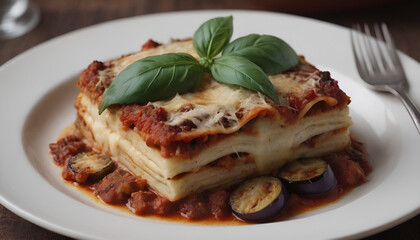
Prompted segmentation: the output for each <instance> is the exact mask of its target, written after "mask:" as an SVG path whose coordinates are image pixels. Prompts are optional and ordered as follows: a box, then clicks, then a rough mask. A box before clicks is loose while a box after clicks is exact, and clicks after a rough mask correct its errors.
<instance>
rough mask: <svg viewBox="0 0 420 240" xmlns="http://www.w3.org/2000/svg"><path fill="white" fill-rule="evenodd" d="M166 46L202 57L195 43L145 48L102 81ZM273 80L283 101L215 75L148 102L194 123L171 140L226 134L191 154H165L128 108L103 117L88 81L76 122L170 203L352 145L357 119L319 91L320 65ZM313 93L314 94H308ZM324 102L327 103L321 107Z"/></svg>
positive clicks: (113, 66) (105, 72)
mask: <svg viewBox="0 0 420 240" xmlns="http://www.w3.org/2000/svg"><path fill="white" fill-rule="evenodd" d="M165 52H188V53H190V54H192V55H196V54H195V52H194V50H193V48H192V43H191V41H178V42H174V43H171V44H167V45H164V46H160V47H157V48H153V49H150V50H146V51H141V52H139V53H135V54H131V55H128V56H125V57H122V58H119V59H116V60H112V61H109V62H107V63H105V66H106V67H105V68H104V69H102V70H100V71H99V74H98V76H96V78H97V79H96V80H97V84H98V85H99V84H105V85H106V83H107V82H108V83H109V81H112V79H113V78H114V77H115V76H116V75H117V74H118V72H119V71H121V70H122V69H123V68H124V67H125V66H127V65H128V64H129V63H131V62H134V61H135V60H137V59H139V58H142V57H146V56H150V55H155V54H162V53H165ZM270 80H271V82H272V83H273V85H274V87H275V89H276V91H277V93H278V95H279V98H280V100H281V103H280V104H274V103H273V102H272V101H271V100H270V99H268V98H266V97H265V96H263V95H262V94H260V93H256V92H253V91H249V90H246V89H243V88H241V87H235V86H228V85H225V84H220V83H217V82H215V81H214V80H213V79H212V78H211V76H209V75H206V76H205V77H204V78H203V80H202V82H201V83H200V85H199V86H198V87H197V88H195V89H193V90H192V91H191V92H188V93H185V94H182V95H176V96H175V97H173V98H171V99H167V100H164V101H158V102H151V103H148V105H151V106H152V107H153V108H162V109H164V111H165V112H166V113H167V118H166V120H165V121H164V122H163V123H162V124H165V125H167V126H174V127H176V126H180V125H182V124H183V123H185V122H186V121H188V122H189V123H190V125H191V126H192V127H191V129H189V131H181V132H178V133H177V134H176V135H175V136H174V137H173V138H171V141H175V142H182V143H183V144H189V143H190V142H191V141H194V139H197V138H201V139H203V138H204V139H205V137H206V136H221V137H218V138H217V141H213V142H211V143H209V144H205V145H203V147H201V148H200V149H199V151H196V152H194V154H190V155H188V156H185V154H177V151H173V152H172V153H171V154H169V155H168V154H166V155H165V154H163V153H162V147H161V146H160V145H159V144H160V143H159V142H154V144H150V142H148V140H147V139H148V134H147V133H145V131H143V130H142V129H140V128H137V127H136V126H134V127H133V128H127V126H125V125H124V124H123V122H122V121H121V115H122V114H123V108H122V107H118V106H117V107H114V108H111V109H108V110H105V111H104V112H103V113H102V115H99V114H98V108H99V105H100V100H101V98H99V99H95V98H94V97H92V96H93V94H92V93H91V92H89V91H88V90H87V89H85V88H83V87H82V91H81V93H80V94H79V96H78V98H77V101H76V108H77V111H78V117H77V121H76V126H77V127H78V128H79V130H80V131H81V132H82V134H83V135H84V137H86V138H87V139H88V140H90V142H91V143H92V145H94V146H95V147H96V148H98V149H101V151H103V152H105V153H106V154H108V155H110V156H111V157H112V158H113V159H114V160H115V161H117V162H118V163H119V164H120V165H121V166H122V167H124V168H126V169H127V170H128V171H130V172H131V173H132V174H135V175H139V176H141V177H143V178H145V179H146V180H147V182H148V184H149V186H150V188H151V189H153V190H154V191H156V192H157V193H159V194H160V195H162V196H164V197H166V198H168V199H169V200H171V201H175V200H178V199H180V198H183V197H185V196H187V195H189V194H191V193H194V192H200V191H204V190H206V189H211V188H216V187H224V186H228V185H232V184H234V183H237V182H239V181H241V180H243V179H245V178H248V177H250V176H254V175H261V174H266V173H269V172H271V171H273V170H274V169H277V168H279V167H281V166H283V165H284V164H286V163H287V162H289V161H293V160H295V159H297V158H302V157H314V156H323V155H325V154H328V153H331V152H334V151H338V150H341V149H343V148H345V147H346V146H348V145H349V143H350V137H349V133H348V127H349V126H350V125H351V119H350V117H349V114H348V107H347V102H346V103H344V104H341V105H340V106H338V104H339V101H338V100H337V99H336V97H334V95H331V94H330V95H328V94H323V93H320V92H317V90H316V89H317V85H318V84H320V81H322V74H320V71H319V70H318V69H316V68H315V67H313V66H312V65H310V64H309V63H307V62H306V61H304V59H302V60H301V63H300V64H299V66H298V67H297V68H296V69H295V70H294V71H289V72H287V73H283V74H277V75H273V76H270ZM308 92H309V93H310V94H312V95H313V94H315V96H312V97H310V98H308V97H307V95H308ZM290 96H293V97H294V98H298V100H299V101H300V105H299V108H300V109H291V108H294V107H296V106H294V105H292V102H291V101H292V100H291V99H294V98H291V97H290ZM299 97H300V98H301V99H299ZM305 97H306V98H305ZM320 104H323V106H324V107H322V108H319V105H320ZM336 105H337V106H336ZM185 106H188V107H187V108H186V107H185ZM317 106H318V108H317ZM282 109H283V110H284V109H286V110H288V111H289V112H290V111H292V112H293V111H294V112H295V113H296V114H295V115H296V116H295V117H293V118H291V117H287V116H286V114H284V111H282ZM314 109H317V110H316V111H315V110H314ZM191 123H192V124H191Z"/></svg>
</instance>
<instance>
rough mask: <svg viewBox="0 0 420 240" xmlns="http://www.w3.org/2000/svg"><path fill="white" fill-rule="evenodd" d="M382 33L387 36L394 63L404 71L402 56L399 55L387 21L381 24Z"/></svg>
mask: <svg viewBox="0 0 420 240" xmlns="http://www.w3.org/2000/svg"><path fill="white" fill-rule="evenodd" d="M381 28H382V33H383V35H384V38H385V42H386V45H387V48H388V53H389V54H390V57H391V61H392V63H393V64H394V67H395V69H396V70H397V71H398V70H400V71H403V68H402V64H401V61H400V58H399V57H398V53H397V51H396V48H395V45H394V41H393V40H392V37H391V34H390V33H389V30H388V27H387V25H386V24H385V23H382V24H381Z"/></svg>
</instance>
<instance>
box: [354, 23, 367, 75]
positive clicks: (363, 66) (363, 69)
mask: <svg viewBox="0 0 420 240" xmlns="http://www.w3.org/2000/svg"><path fill="white" fill-rule="evenodd" d="M360 35H361V29H360V25H358V24H357V25H353V30H352V31H350V41H351V45H352V50H353V56H354V58H355V59H356V61H355V62H356V67H357V71H358V72H359V75H360V76H361V77H365V76H366V73H367V72H369V70H368V68H367V65H368V64H367V63H366V59H365V57H364V56H363V49H362V46H361V43H360Z"/></svg>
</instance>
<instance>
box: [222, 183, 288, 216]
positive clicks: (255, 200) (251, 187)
mask: <svg viewBox="0 0 420 240" xmlns="http://www.w3.org/2000/svg"><path fill="white" fill-rule="evenodd" d="M287 196H288V194H287V192H286V189H285V188H284V187H283V184H282V182H281V181H280V180H279V179H278V178H275V177H270V176H262V177H257V178H253V179H251V180H248V181H246V182H244V183H242V184H240V185H239V186H238V187H237V188H236V189H235V190H234V191H233V192H232V193H231V196H230V201H229V204H230V206H231V208H232V212H233V215H234V216H235V217H236V218H238V219H239V220H242V221H249V222H265V221H269V220H271V219H273V218H275V217H276V216H278V214H279V213H280V212H281V210H282V209H283V207H284V205H285V204H286V202H287Z"/></svg>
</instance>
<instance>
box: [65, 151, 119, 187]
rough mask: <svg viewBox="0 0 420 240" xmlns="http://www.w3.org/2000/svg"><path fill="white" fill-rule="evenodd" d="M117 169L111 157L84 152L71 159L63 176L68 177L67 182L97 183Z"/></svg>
mask: <svg viewBox="0 0 420 240" xmlns="http://www.w3.org/2000/svg"><path fill="white" fill-rule="evenodd" d="M114 169H115V164H114V162H113V161H112V159H111V158H110V157H109V156H106V155H103V154H99V153H95V152H84V153H79V154H77V155H76V156H74V157H72V158H70V159H69V161H68V164H67V169H65V170H64V172H63V175H68V177H67V178H70V179H67V178H66V179H67V180H73V181H76V182H78V183H86V182H89V183H91V182H97V181H99V180H101V179H102V178H103V177H105V175H107V174H108V173H110V172H112V171H113V170H114Z"/></svg>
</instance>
